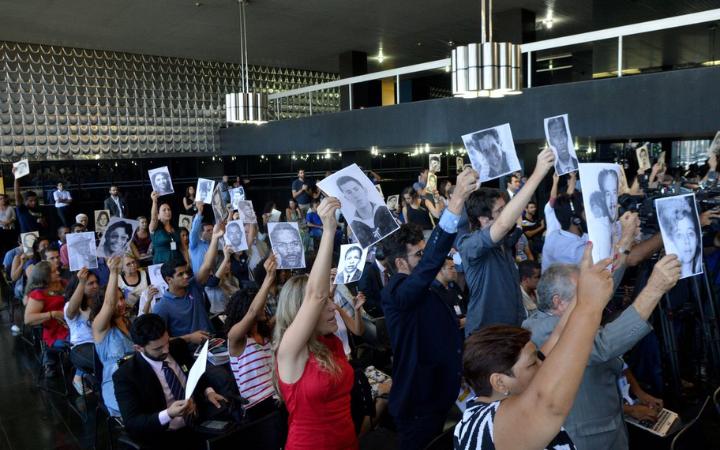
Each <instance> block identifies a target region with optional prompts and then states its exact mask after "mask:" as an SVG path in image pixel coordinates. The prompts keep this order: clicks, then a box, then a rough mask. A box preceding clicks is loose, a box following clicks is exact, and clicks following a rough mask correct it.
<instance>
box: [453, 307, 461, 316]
mask: <svg viewBox="0 0 720 450" xmlns="http://www.w3.org/2000/svg"><path fill="white" fill-rule="evenodd" d="M453 307H454V308H455V314H457V315H458V316H462V310H461V309H460V307H459V306H458V305H454V306H453Z"/></svg>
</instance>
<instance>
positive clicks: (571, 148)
mask: <svg viewBox="0 0 720 450" xmlns="http://www.w3.org/2000/svg"><path fill="white" fill-rule="evenodd" d="M544 125H545V139H547V143H548V145H549V146H550V148H551V149H552V151H553V153H555V173H557V174H558V176H559V175H565V174H566V173H570V172H574V171H576V170H578V159H577V154H576V153H575V144H573V138H572V134H570V124H569V121H568V115H567V114H563V115H561V116H555V117H548V118H546V119H545V120H544Z"/></svg>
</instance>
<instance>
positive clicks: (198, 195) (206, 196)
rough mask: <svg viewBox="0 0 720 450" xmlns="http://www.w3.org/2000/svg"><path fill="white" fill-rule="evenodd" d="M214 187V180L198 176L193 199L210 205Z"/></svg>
mask: <svg viewBox="0 0 720 450" xmlns="http://www.w3.org/2000/svg"><path fill="white" fill-rule="evenodd" d="M214 189H215V181H213V180H208V179H207V178H198V181H197V187H196V188H195V201H196V202H203V203H205V204H206V205H211V204H212V198H213V190H214Z"/></svg>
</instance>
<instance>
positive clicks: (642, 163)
mask: <svg viewBox="0 0 720 450" xmlns="http://www.w3.org/2000/svg"><path fill="white" fill-rule="evenodd" d="M635 156H637V162H638V170H649V169H650V168H652V165H651V164H650V154H649V152H648V148H647V146H646V145H642V146H640V147H638V148H636V149H635Z"/></svg>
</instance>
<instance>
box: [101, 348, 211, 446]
mask: <svg viewBox="0 0 720 450" xmlns="http://www.w3.org/2000/svg"><path fill="white" fill-rule="evenodd" d="M170 355H171V356H172V357H173V359H174V360H175V362H177V363H178V365H179V366H180V368H181V370H182V371H183V372H184V373H185V376H187V374H188V372H189V371H190V368H191V367H192V365H193V359H192V354H191V353H190V351H189V350H188V347H187V344H186V343H185V341H183V340H182V339H173V340H171V341H170ZM204 378H205V377H203V378H201V379H200V381H199V382H198V385H197V386H196V387H195V391H194V393H193V397H195V398H197V397H199V396H202V395H203V394H204V392H205V389H206V388H207V385H206V383H205V382H204V380H203V379H204ZM113 383H114V384H115V398H116V399H117V402H118V405H119V407H120V413H121V414H122V418H123V422H124V424H125V429H126V430H127V432H128V434H129V435H130V436H131V437H133V438H134V439H138V440H140V441H145V442H153V441H157V440H159V439H162V433H163V431H165V430H167V429H168V426H167V425H160V419H159V418H158V414H159V413H160V411H162V410H164V409H166V408H167V403H166V402H165V394H164V393H163V389H162V385H161V384H160V380H158V377H157V375H156V374H155V372H154V371H153V369H152V367H150V364H148V363H147V361H145V359H144V358H143V357H142V355H140V354H139V353H137V352H136V353H135V354H134V355H133V356H131V357H130V358H129V359H127V360H126V361H125V362H123V363H121V364H120V367H118V370H116V371H115V373H114V374H113Z"/></svg>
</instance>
